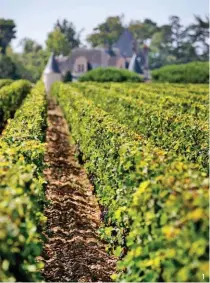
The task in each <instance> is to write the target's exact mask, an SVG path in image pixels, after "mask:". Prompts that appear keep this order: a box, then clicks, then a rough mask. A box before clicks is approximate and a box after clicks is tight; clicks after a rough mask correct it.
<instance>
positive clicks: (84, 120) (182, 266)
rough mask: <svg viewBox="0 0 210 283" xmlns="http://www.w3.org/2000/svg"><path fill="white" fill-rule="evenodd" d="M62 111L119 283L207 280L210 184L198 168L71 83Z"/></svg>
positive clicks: (60, 97)
mask: <svg viewBox="0 0 210 283" xmlns="http://www.w3.org/2000/svg"><path fill="white" fill-rule="evenodd" d="M52 94H53V95H54V96H55V97H56V98H57V101H58V103H59V105H60V106H61V108H62V110H63V112H64V114H65V117H66V119H67V122H68V124H69V128H70V131H71V134H72V136H73V138H74V140H75V143H76V145H77V148H78V150H79V152H80V153H82V154H83V157H82V158H83V161H84V162H85V166H86V168H87V170H88V172H89V174H90V177H91V180H92V181H93V183H94V186H95V190H96V194H97V197H98V199H99V202H100V204H101V207H102V211H103V221H104V223H105V226H104V227H102V228H101V236H102V238H104V239H105V240H107V241H109V250H110V251H111V252H113V253H114V254H115V255H116V256H118V257H119V265H118V267H119V273H118V274H117V275H113V279H116V280H122V281H129V282H131V281H136V282H137V281H138V282H145V281H147V282H151V281H156V282H158V281H173V282H175V281H182V279H184V280H186V281H196V280H198V281H199V280H200V278H201V276H202V273H203V274H205V280H204V281H208V252H207V250H208V197H207V195H208V180H207V179H206V174H205V173H200V172H199V171H197V170H196V168H195V167H196V166H195V165H194V164H191V163H186V162H183V161H182V159H181V158H176V157H175V156H173V155H171V154H170V153H168V152H165V151H163V150H161V149H159V148H155V147H154V146H152V145H151V144H150V143H149V142H148V141H147V140H146V139H144V138H143V137H142V136H139V135H137V134H135V133H134V132H132V131H131V130H129V129H128V128H127V127H126V126H123V125H120V124H119V123H118V122H117V121H116V120H115V119H113V116H112V115H110V114H108V113H107V112H105V111H103V110H102V109H100V108H98V107H96V106H95V105H94V104H93V103H92V102H91V101H90V100H87V99H86V98H85V97H84V96H82V95H81V94H80V93H79V91H77V90H75V88H73V87H72V86H70V85H64V84H62V83H56V84H54V85H53V88H52Z"/></svg>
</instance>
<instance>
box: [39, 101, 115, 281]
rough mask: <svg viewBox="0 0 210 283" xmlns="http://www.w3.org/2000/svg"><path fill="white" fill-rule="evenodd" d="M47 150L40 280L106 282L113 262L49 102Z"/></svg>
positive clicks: (62, 124)
mask: <svg viewBox="0 0 210 283" xmlns="http://www.w3.org/2000/svg"><path fill="white" fill-rule="evenodd" d="M46 139H47V152H46V156H45V162H46V163H47V165H48V168H47V169H46V170H45V177H46V180H47V182H48V184H47V188H46V198H47V199H48V200H49V201H50V204H49V205H48V207H47V208H46V209H45V216H46V217H47V219H48V221H47V229H46V231H45V233H44V234H45V236H46V238H47V242H46V244H45V246H44V251H43V260H44V262H45V268H44V270H43V276H44V278H45V280H46V281H52V282H55V281H57V282H61V281H65V282H72V281H74V282H99V281H102V282H107V281H111V279H110V275H111V274H113V273H114V272H115V264H116V260H115V258H113V257H111V256H109V255H107V253H106V251H105V243H103V242H102V241H101V240H100V238H99V236H98V234H97V229H98V228H99V226H100V224H101V223H100V209H99V205H98V203H97V200H96V197H95V196H94V195H93V187H92V185H91V184H90V182H89V180H88V178H87V175H86V172H85V170H84V169H83V168H82V167H81V166H80V165H79V164H78V162H77V161H76V159H75V148H74V147H73V146H72V145H70V144H69V133H68V127H67V123H66V121H65V119H64V118H63V115H62V112H61V110H60V109H59V107H58V106H56V105H55V103H54V102H53V101H49V109H48V129H47V137H46Z"/></svg>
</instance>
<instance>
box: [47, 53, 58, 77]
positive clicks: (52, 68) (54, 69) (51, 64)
mask: <svg viewBox="0 0 210 283" xmlns="http://www.w3.org/2000/svg"><path fill="white" fill-rule="evenodd" d="M50 73H59V74H60V70H59V66H58V63H57V61H56V60H55V56H54V53H51V55H50V58H49V60H48V62H47V65H46V67H45V70H44V74H50Z"/></svg>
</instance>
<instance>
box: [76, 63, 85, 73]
mask: <svg viewBox="0 0 210 283" xmlns="http://www.w3.org/2000/svg"><path fill="white" fill-rule="evenodd" d="M84 71H85V68H84V65H83V64H78V69H77V72H78V73H83V72H84Z"/></svg>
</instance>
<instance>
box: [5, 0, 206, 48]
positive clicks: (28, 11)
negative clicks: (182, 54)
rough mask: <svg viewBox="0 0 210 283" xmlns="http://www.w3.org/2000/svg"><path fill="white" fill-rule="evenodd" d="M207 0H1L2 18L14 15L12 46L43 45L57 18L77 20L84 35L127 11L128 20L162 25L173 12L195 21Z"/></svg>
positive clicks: (184, 18)
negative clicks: (26, 42)
mask: <svg viewBox="0 0 210 283" xmlns="http://www.w3.org/2000/svg"><path fill="white" fill-rule="evenodd" d="M208 2H209V1H208V0H0V18H7V19H13V20H14V21H15V23H16V26H17V34H16V37H17V38H16V39H15V40H13V42H12V46H13V48H14V49H15V50H19V49H20V45H19V42H20V40H21V39H23V38H24V37H29V38H31V39H34V40H36V41H37V42H38V43H40V44H42V45H44V43H45V40H46V38H47V34H48V33H49V32H50V31H52V29H53V26H54V23H55V22H56V20H57V19H64V18H66V19H67V20H69V21H71V22H73V23H74V25H75V27H76V29H77V31H80V30H82V29H84V31H83V32H82V36H81V39H82V41H83V42H85V38H86V36H87V35H88V34H90V33H91V32H92V30H93V28H94V27H95V26H97V25H98V24H99V23H101V22H103V21H104V20H105V19H106V18H107V17H108V16H115V15H121V14H124V22H125V24H127V23H129V21H131V20H144V19H145V18H150V19H151V20H153V21H155V22H157V23H158V24H159V25H161V24H166V23H167V22H168V18H169V16H171V15H177V16H179V17H180V18H181V20H182V24H183V25H187V24H189V23H192V22H193V15H199V16H205V15H208V13H209V3H208Z"/></svg>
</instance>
